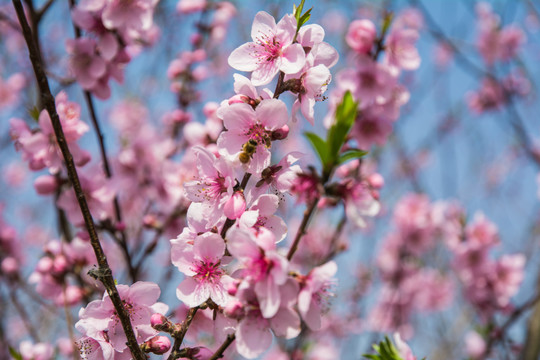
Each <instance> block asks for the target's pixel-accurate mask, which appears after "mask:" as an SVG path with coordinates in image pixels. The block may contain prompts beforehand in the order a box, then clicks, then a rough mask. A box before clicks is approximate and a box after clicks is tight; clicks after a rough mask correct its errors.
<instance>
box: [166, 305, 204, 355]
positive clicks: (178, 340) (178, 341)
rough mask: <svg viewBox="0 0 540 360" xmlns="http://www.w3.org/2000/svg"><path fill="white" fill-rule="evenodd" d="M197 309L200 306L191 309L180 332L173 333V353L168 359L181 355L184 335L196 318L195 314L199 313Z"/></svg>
mask: <svg viewBox="0 0 540 360" xmlns="http://www.w3.org/2000/svg"><path fill="white" fill-rule="evenodd" d="M197 310H199V307H198V306H197V307H194V308H191V309H189V312H188V314H187V316H186V320H184V322H183V323H182V326H181V328H180V331H178V333H176V334H173V337H174V344H173V347H172V350H171V354H170V355H169V357H168V358H167V360H176V359H177V358H179V357H180V355H181V353H180V346H182V342H183V341H184V337H185V336H186V333H187V331H188V329H189V326H190V325H191V322H192V321H193V319H194V318H195V314H196V313H197Z"/></svg>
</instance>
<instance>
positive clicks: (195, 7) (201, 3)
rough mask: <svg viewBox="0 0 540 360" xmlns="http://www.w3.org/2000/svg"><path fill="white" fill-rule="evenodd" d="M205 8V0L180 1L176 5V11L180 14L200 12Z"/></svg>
mask: <svg viewBox="0 0 540 360" xmlns="http://www.w3.org/2000/svg"><path fill="white" fill-rule="evenodd" d="M205 7H206V0H180V1H178V4H176V11H178V12H179V13H181V14H189V13H194V12H197V11H202V10H203V9H204V8H205Z"/></svg>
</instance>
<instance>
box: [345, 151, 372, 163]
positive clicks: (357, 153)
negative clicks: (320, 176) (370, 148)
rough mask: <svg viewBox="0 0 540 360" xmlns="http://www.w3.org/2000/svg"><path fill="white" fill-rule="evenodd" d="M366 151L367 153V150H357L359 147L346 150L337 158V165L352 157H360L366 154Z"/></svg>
mask: <svg viewBox="0 0 540 360" xmlns="http://www.w3.org/2000/svg"><path fill="white" fill-rule="evenodd" d="M367 153H368V152H367V151H364V150H359V149H351V150H347V151H346V152H344V153H343V154H341V155H340V157H339V159H338V165H341V164H343V163H345V162H347V161H349V160H352V159H360V158H362V157H364V156H366V154H367Z"/></svg>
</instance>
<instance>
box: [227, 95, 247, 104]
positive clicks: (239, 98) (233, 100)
mask: <svg viewBox="0 0 540 360" xmlns="http://www.w3.org/2000/svg"><path fill="white" fill-rule="evenodd" d="M242 103H245V104H249V97H247V96H246V95H242V94H236V95H234V96H232V97H230V98H229V105H232V104H242Z"/></svg>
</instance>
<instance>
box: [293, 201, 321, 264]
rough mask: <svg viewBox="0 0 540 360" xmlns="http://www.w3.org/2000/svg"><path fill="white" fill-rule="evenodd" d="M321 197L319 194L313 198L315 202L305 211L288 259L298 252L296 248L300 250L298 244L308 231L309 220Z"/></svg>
mask: <svg viewBox="0 0 540 360" xmlns="http://www.w3.org/2000/svg"><path fill="white" fill-rule="evenodd" d="M319 199H320V197H319V196H317V197H316V198H315V199H313V202H312V203H311V205H310V206H309V208H307V209H306V210H305V211H304V218H303V219H302V223H301V224H300V227H299V228H298V231H297V232H296V236H295V238H294V242H293V244H292V246H291V248H290V249H289V252H288V253H287V260H289V261H290V260H291V259H292V257H293V256H294V253H295V252H296V250H298V244H299V243H300V239H301V238H302V236H304V235H305V233H306V231H307V226H308V225H309V220H310V219H311V216H312V215H313V213H314V212H315V209H316V208H317V204H318V203H319Z"/></svg>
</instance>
